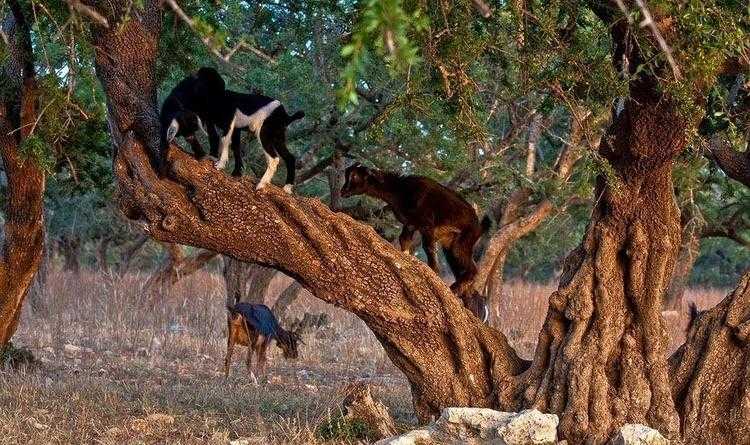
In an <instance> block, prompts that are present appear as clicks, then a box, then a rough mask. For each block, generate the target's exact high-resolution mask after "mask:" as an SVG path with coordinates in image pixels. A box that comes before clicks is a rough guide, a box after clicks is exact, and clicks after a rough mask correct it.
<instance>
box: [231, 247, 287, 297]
mask: <svg viewBox="0 0 750 445" xmlns="http://www.w3.org/2000/svg"><path fill="white" fill-rule="evenodd" d="M223 275H224V285H225V287H226V290H227V305H230V306H231V305H234V304H235V303H237V302H240V301H242V302H247V303H258V304H263V303H264V302H265V295H266V291H267V290H268V286H269V285H270V284H271V280H272V279H273V277H274V276H275V275H276V271H275V270H274V269H271V268H270V267H263V266H259V265H257V264H249V263H244V262H242V261H238V260H235V259H234V258H232V257H228V256H225V257H224V268H223Z"/></svg>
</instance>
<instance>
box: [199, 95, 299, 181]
mask: <svg viewBox="0 0 750 445" xmlns="http://www.w3.org/2000/svg"><path fill="white" fill-rule="evenodd" d="M209 116H210V119H211V120H212V122H213V123H214V124H215V125H216V127H217V128H218V130H219V133H220V142H219V145H220V156H219V160H218V161H216V168H217V169H223V168H224V166H225V165H226V163H227V160H228V159H229V146H230V144H231V146H232V153H234V159H235V172H236V171H237V169H238V168H239V169H240V171H241V169H242V145H241V143H240V132H241V131H242V130H247V131H248V132H249V133H252V134H254V135H255V137H256V138H258V141H259V142H260V145H261V146H262V147H263V151H264V152H265V155H266V161H267V162H268V165H267V167H266V171H265V173H264V174H263V177H261V179H260V181H259V182H258V185H257V186H256V189H257V190H260V189H262V188H263V187H265V186H266V185H268V184H269V183H270V182H271V179H272V178H273V175H274V174H275V173H276V168H277V167H278V165H279V157H281V158H282V159H283V160H284V163H285V164H286V181H285V185H284V191H286V192H287V193H291V191H292V184H294V173H295V163H296V160H295V158H294V155H292V154H291V153H290V152H289V150H288V149H287V146H286V128H287V127H288V126H289V124H291V123H292V122H294V121H296V120H298V119H302V118H303V117H304V116H305V113H304V112H302V111H298V112H296V113H294V114H293V115H291V116H290V115H289V114H287V112H286V109H284V106H283V105H281V102H279V101H278V100H275V99H273V98H270V97H268V96H263V95H260V94H242V93H237V92H234V91H229V90H226V91H225V92H224V94H223V95H222V97H221V100H219V101H218V103H217V104H216V105H215V106H214V107H212V110H211V112H210V113H209ZM238 164H239V166H238Z"/></svg>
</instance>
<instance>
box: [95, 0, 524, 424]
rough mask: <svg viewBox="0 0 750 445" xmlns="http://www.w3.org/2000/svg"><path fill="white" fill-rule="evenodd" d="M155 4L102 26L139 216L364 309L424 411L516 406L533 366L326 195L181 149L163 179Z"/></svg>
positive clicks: (99, 41) (124, 178)
mask: <svg viewBox="0 0 750 445" xmlns="http://www.w3.org/2000/svg"><path fill="white" fill-rule="evenodd" d="M110 5H112V4H110V3H107V2H102V3H101V4H100V7H101V10H102V11H105V12H106V13H107V14H111V12H110V10H109V9H108V8H110V7H111V6H110ZM157 5H158V2H157V1H156V0H150V1H148V0H147V1H146V2H145V5H144V9H143V10H140V11H137V12H135V13H134V16H133V18H131V19H130V20H128V21H126V22H125V23H124V24H123V25H122V26H120V27H117V28H114V27H113V28H112V29H109V30H105V29H96V30H95V32H94V33H93V35H94V44H95V47H96V55H97V57H96V62H97V74H98V76H99V78H100V80H101V83H102V86H103V88H104V91H105V92H106V94H107V97H108V104H109V111H110V121H111V127H112V133H113V139H114V142H115V144H116V146H117V155H116V159H115V174H116V177H117V186H118V196H119V199H118V202H119V205H120V207H121V209H122V210H123V211H124V213H125V214H126V215H128V216H129V217H131V218H137V219H140V220H142V221H143V222H144V223H145V224H146V225H147V228H148V233H150V234H151V235H152V236H153V237H155V238H156V239H158V240H161V241H164V242H172V243H180V244H191V245H195V246H200V247H204V248H206V249H210V250H212V251H216V252H221V253H223V254H226V255H230V256H232V257H233V258H235V259H238V260H241V261H246V262H255V263H259V264H263V265H265V266H270V267H273V268H275V269H278V270H281V271H283V272H284V273H286V274H287V275H289V276H291V277H293V278H295V279H296V280H297V281H299V282H300V284H302V286H304V287H305V288H307V289H308V290H310V291H311V292H312V293H313V295H315V296H317V297H318V298H321V299H323V300H324V301H327V302H329V303H332V304H334V305H336V306H339V307H343V308H345V309H347V310H349V311H350V312H353V313H354V314H356V315H357V316H359V317H360V318H361V319H362V320H364V322H365V323H366V324H367V325H368V326H369V327H370V329H372V331H373V332H374V334H375V335H376V337H377V338H378V339H379V340H380V342H381V343H382V344H383V347H384V348H385V351H386V353H387V354H388V356H389V357H390V358H391V360H392V361H393V362H394V363H395V364H396V365H397V366H398V367H399V368H400V369H402V370H403V372H404V373H405V374H406V376H407V377H408V379H409V381H410V383H411V388H412V393H413V395H414V398H413V400H414V404H415V409H416V411H417V413H418V414H419V415H420V416H421V417H422V418H423V419H426V418H428V417H429V416H430V415H434V414H436V413H438V412H439V410H440V409H441V408H443V407H445V406H456V405H459V406H485V407H491V406H495V407H497V406H499V405H500V404H501V402H502V403H506V404H507V403H508V402H509V399H508V397H509V396H510V393H509V391H507V390H506V387H507V385H506V384H505V382H507V381H508V379H510V378H511V377H512V376H513V375H516V374H519V373H520V372H521V371H522V370H523V369H524V368H525V367H526V366H527V364H526V363H525V362H524V361H523V360H521V359H519V358H518V357H517V355H516V354H515V352H514V351H513V350H512V349H511V348H510V347H509V345H508V343H507V341H506V339H505V337H504V336H503V335H502V334H501V333H499V332H497V331H496V330H494V329H491V328H490V327H488V326H486V325H484V324H482V323H481V322H479V321H478V320H477V319H476V318H475V317H474V316H473V315H472V314H471V313H470V312H469V311H467V310H466V309H465V308H464V307H463V305H462V303H461V301H460V300H459V299H457V298H456V297H455V296H454V295H453V294H452V293H451V291H450V289H448V287H447V286H446V285H445V284H444V283H443V281H442V280H441V279H440V277H438V276H437V275H435V274H434V273H433V272H432V271H431V270H430V268H429V267H427V265H425V264H424V263H422V262H421V261H419V260H418V259H416V258H414V257H412V256H409V255H405V254H403V253H401V252H399V251H398V250H397V249H395V248H394V247H393V246H391V245H390V244H388V243H387V242H386V241H385V240H383V239H382V238H381V237H379V236H378V235H377V234H376V233H375V231H374V230H373V229H372V228H371V227H368V226H366V225H364V224H361V223H358V222H356V221H354V220H353V219H351V218H350V217H349V216H347V215H344V214H341V213H333V212H332V211H331V210H330V209H329V208H328V207H326V206H325V205H324V204H322V203H321V202H320V201H319V200H317V199H309V198H298V197H294V196H289V195H287V194H286V193H284V192H283V191H281V190H280V189H278V188H276V187H274V186H270V187H268V188H266V189H265V190H263V191H260V192H257V191H255V190H254V184H253V183H252V182H251V181H250V179H249V178H243V179H240V180H237V179H234V178H231V177H229V176H227V175H225V174H223V173H222V172H218V171H216V170H215V169H214V168H213V166H212V165H210V163H209V162H202V163H201V162H197V161H195V160H193V159H192V158H191V157H190V156H188V155H187V154H185V153H183V152H181V151H180V150H178V149H172V150H171V153H170V157H169V161H170V176H171V178H172V180H159V178H158V177H157V176H156V174H155V172H154V170H153V168H152V165H151V164H150V162H149V158H148V156H147V155H146V153H147V151H149V150H152V149H155V148H156V147H158V120H157V115H156V102H155V91H156V85H155V82H154V64H155V59H156V56H157V53H158V49H157V42H158V36H159V32H160V27H161V26H160V25H161V22H160V20H161V15H160V11H159V10H158V6H157ZM122 12H123V11H115V14H117V13H122ZM117 18H118V16H115V17H113V20H111V21H110V22H111V23H117V22H118V20H117ZM144 104H147V105H144Z"/></svg>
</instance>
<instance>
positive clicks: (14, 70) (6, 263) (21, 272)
mask: <svg viewBox="0 0 750 445" xmlns="http://www.w3.org/2000/svg"><path fill="white" fill-rule="evenodd" d="M9 4H10V11H11V12H10V13H9V15H8V16H7V17H5V19H4V21H3V23H2V30H3V32H4V34H5V35H6V36H8V42H7V55H6V63H5V66H4V67H2V70H1V71H2V72H0V76H2V77H3V78H4V79H3V80H4V81H6V82H7V83H6V85H5V86H6V87H8V88H9V90H7V93H6V94H7V96H6V97H3V98H1V99H0V100H1V102H0V155H2V159H3V168H4V170H5V175H6V176H7V178H8V194H7V196H6V207H5V228H4V231H5V239H4V242H3V247H2V253H3V255H2V258H0V348H2V347H3V346H5V345H6V344H7V343H8V341H10V338H11V337H12V336H13V333H14V332H15V331H16V327H17V326H18V319H19V317H20V314H21V307H22V304H23V301H24V298H25V297H26V294H27V292H28V289H29V287H30V286H31V283H32V281H33V279H34V275H35V274H36V271H37V269H38V268H39V264H40V263H41V261H42V252H43V249H44V212H43V206H44V200H43V198H44V173H43V172H42V170H41V169H40V168H39V166H38V164H37V162H36V160H34V159H30V158H25V157H24V156H22V155H21V153H20V151H19V149H20V145H21V143H22V141H23V140H24V138H26V137H28V136H29V132H30V131H31V128H32V125H33V124H34V122H35V121H36V116H37V92H36V81H35V74H34V65H33V63H34V61H33V54H32V49H31V37H30V33H29V27H28V25H27V22H26V20H25V17H24V15H23V12H22V10H21V7H20V5H19V4H18V2H17V1H10V2H9ZM19 128H20V131H17V130H18V129H19Z"/></svg>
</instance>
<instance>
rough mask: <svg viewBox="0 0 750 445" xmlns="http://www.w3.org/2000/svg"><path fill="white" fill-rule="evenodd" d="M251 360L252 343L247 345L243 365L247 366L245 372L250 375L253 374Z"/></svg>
mask: <svg viewBox="0 0 750 445" xmlns="http://www.w3.org/2000/svg"><path fill="white" fill-rule="evenodd" d="M252 361H253V347H252V345H249V346H248V347H247V358H245V366H246V367H247V373H248V374H250V375H252V374H253V368H252Z"/></svg>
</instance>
